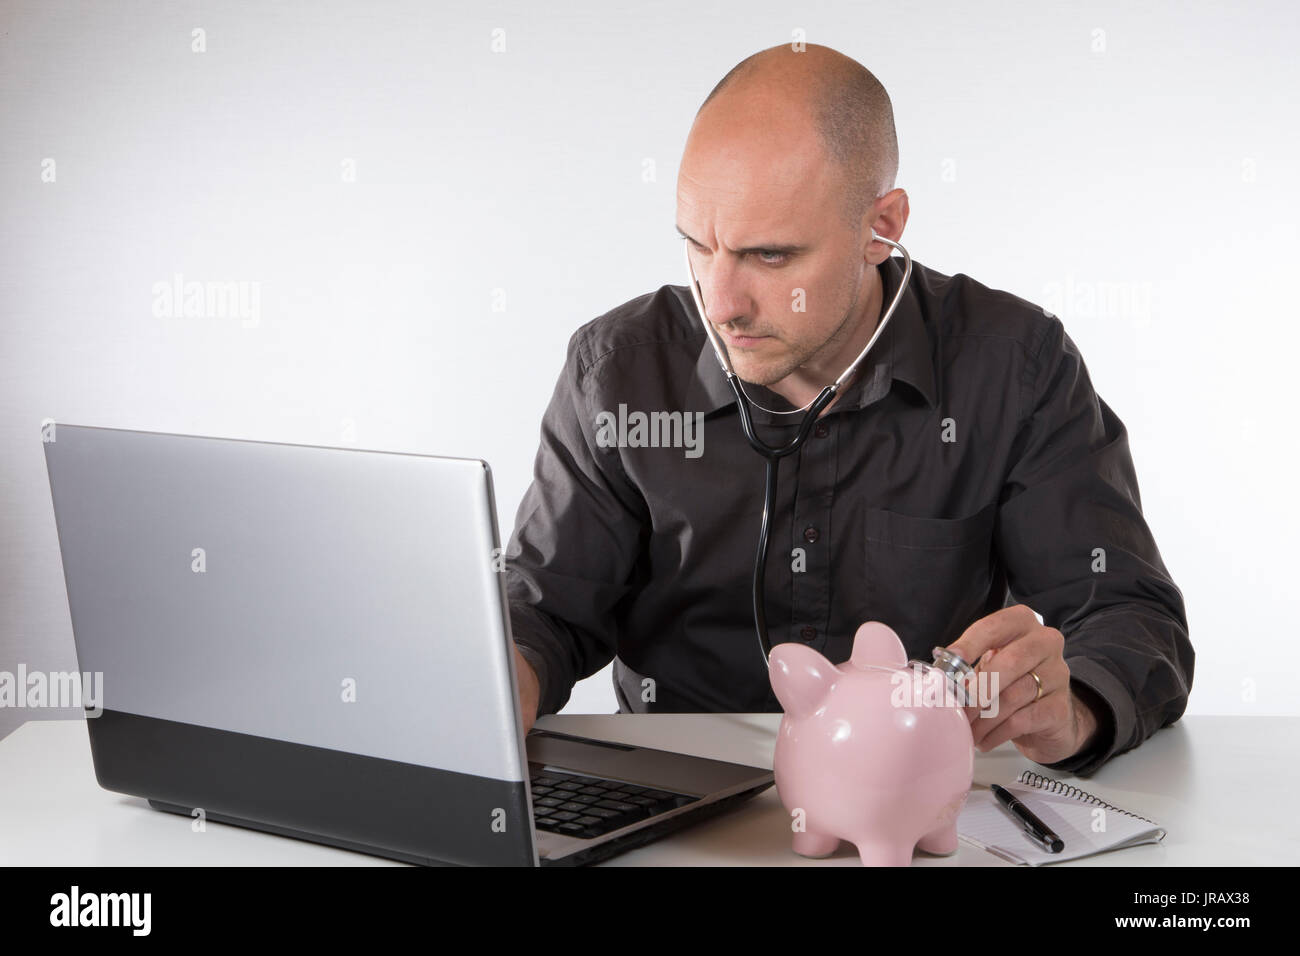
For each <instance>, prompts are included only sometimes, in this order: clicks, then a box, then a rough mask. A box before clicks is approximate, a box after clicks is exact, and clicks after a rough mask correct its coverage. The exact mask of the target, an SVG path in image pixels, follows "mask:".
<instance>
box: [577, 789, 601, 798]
mask: <svg viewBox="0 0 1300 956" xmlns="http://www.w3.org/2000/svg"><path fill="white" fill-rule="evenodd" d="M578 792H579V793H585V794H589V795H594V796H597V797H603V796H604V795H605V788H604V787H583V788H582V789H581V790H579V791H578Z"/></svg>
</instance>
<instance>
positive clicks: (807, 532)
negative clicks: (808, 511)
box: [803, 527, 821, 544]
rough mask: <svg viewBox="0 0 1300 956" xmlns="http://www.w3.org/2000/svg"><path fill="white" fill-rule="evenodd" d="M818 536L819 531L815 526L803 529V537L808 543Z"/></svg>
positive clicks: (819, 535) (814, 540) (811, 542)
mask: <svg viewBox="0 0 1300 956" xmlns="http://www.w3.org/2000/svg"><path fill="white" fill-rule="evenodd" d="M820 537H821V533H820V532H819V531H818V530H817V529H816V528H813V527H808V528H804V529H803V539H804V540H805V541H807V542H808V543H809V544H814V543H816V541H817V539H818V538H820Z"/></svg>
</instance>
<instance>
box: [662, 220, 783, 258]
mask: <svg viewBox="0 0 1300 956" xmlns="http://www.w3.org/2000/svg"><path fill="white" fill-rule="evenodd" d="M674 227H675V228H676V229H677V235H679V236H681V237H682V238H683V239H689V240H690V241H691V242H693V243H695V244H696V245H697V246H703V245H704V243H702V242H700V241H699V240H697V239H692V238H691V237H690V236H688V235H686V233H685V232H683V231H682V227H681V226H678V225H676V223H674ZM807 248H808V247H807V246H801V245H797V244H794V243H779V242H774V243H771V244H769V245H765V246H747V247H746V248H744V249H737V250H736V252H738V253H742V254H743V253H746V252H780V253H784V254H786V255H793V254H794V253H796V252H804V251H805V250H806V249H807Z"/></svg>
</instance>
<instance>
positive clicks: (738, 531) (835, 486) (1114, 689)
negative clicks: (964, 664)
mask: <svg viewBox="0 0 1300 956" xmlns="http://www.w3.org/2000/svg"><path fill="white" fill-rule="evenodd" d="M880 274H881V277H882V280H883V282H884V287H885V288H884V299H883V301H884V302H885V303H888V302H890V301H891V299H892V297H893V294H894V291H895V290H896V289H897V287H898V283H899V281H900V280H901V278H902V261H901V260H900V259H898V258H891V259H889V260H888V261H887V262H886V263H884V264H883V265H881V267H880ZM908 285H909V287H908V289H907V290H906V292H905V293H904V297H903V300H902V302H901V303H900V304H899V307H898V310H897V312H896V313H895V315H894V317H893V318H892V319H891V320H890V323H889V325H888V326H886V328H885V330H884V332H883V333H882V334H881V336H880V338H879V340H878V341H877V342H876V344H875V346H873V348H872V352H871V354H870V355H869V356H868V358H867V360H866V361H865V362H864V364H863V366H862V368H861V369H860V371H859V374H858V376H857V378H856V380H855V381H854V383H853V384H852V385H851V386H850V387H848V388H847V389H846V390H845V391H844V393H842V394H841V396H840V399H839V400H838V401H837V402H836V403H835V405H834V406H833V407H832V408H831V410H830V411H829V412H828V413H827V414H826V415H825V416H824V417H823V418H822V419H821V420H820V422H819V424H818V425H817V427H816V428H815V430H814V432H813V434H812V436H811V437H810V438H809V439H808V441H807V444H806V445H805V446H804V447H803V449H802V450H801V451H800V452H799V453H798V454H797V455H793V456H791V457H789V458H786V459H785V460H783V461H782V463H781V472H780V484H779V489H778V495H777V509H776V513H775V516H774V521H773V525H772V539H771V549H770V556H769V559H768V567H767V577H766V580H767V588H766V596H767V615H768V625H769V628H770V632H771V639H772V643H773V644H774V645H775V644H778V643H781V642H782V641H799V642H802V643H805V644H807V645H809V646H811V647H813V648H815V649H816V650H818V651H820V652H821V653H822V654H824V655H826V657H828V658H829V659H830V660H831V661H832V662H835V663H839V662H842V661H845V660H847V659H848V657H849V653H850V650H851V647H850V643H851V641H852V638H853V634H854V632H855V631H856V629H857V627H858V625H860V624H861V623H863V622H864V621H873V620H875V621H882V622H884V623H885V624H888V625H889V626H890V627H892V628H893V629H894V630H895V631H896V632H897V633H898V635H899V636H900V637H901V638H902V640H903V643H904V645H905V647H906V649H907V652H908V656H909V657H910V658H918V659H921V660H925V661H929V660H930V651H931V649H932V648H933V647H935V646H936V645H946V644H950V643H951V642H953V641H954V640H956V639H957V638H958V637H960V636H961V633H962V631H963V630H964V629H965V628H966V627H967V626H968V625H969V624H971V623H972V622H973V621H975V620H977V619H979V618H981V617H983V616H984V615H986V614H990V613H992V612H994V611H997V610H999V609H1000V608H1002V607H1004V606H1007V605H1010V604H1017V603H1023V604H1027V605H1029V606H1030V607H1031V608H1033V609H1034V610H1035V611H1037V612H1038V613H1039V614H1040V615H1042V618H1043V621H1044V623H1045V624H1047V625H1048V626H1051V627H1055V628H1058V629H1059V630H1060V631H1061V632H1062V634H1064V635H1065V639H1066V640H1065V656H1066V659H1067V661H1068V662H1069V665H1070V672H1071V681H1072V685H1073V686H1074V689H1075V690H1076V692H1078V693H1079V694H1080V695H1081V696H1082V697H1084V699H1086V700H1087V701H1089V702H1090V703H1091V704H1092V705H1093V709H1094V710H1096V711H1098V715H1099V719H1100V721H1101V728H1100V731H1099V734H1098V738H1097V741H1096V743H1095V745H1094V746H1092V747H1090V748H1088V749H1087V751H1085V752H1083V753H1080V754H1078V755H1076V756H1074V757H1071V758H1068V759H1067V760H1063V761H1060V762H1059V763H1056V764H1050V765H1049V766H1050V767H1051V768H1052V769H1056V770H1060V771H1064V772H1074V773H1080V774H1089V773H1092V772H1093V771H1094V770H1096V769H1097V768H1098V767H1100V766H1101V765H1102V764H1103V763H1104V762H1105V761H1106V760H1108V759H1109V758H1110V757H1112V756H1114V755H1115V754H1118V753H1122V752H1123V751H1125V750H1128V749H1130V748H1132V747H1136V746H1137V745H1138V744H1140V743H1141V742H1142V741H1143V740H1145V739H1146V738H1147V737H1149V736H1150V735H1151V734H1152V733H1154V732H1155V731H1156V730H1158V729H1159V728H1160V727H1162V726H1165V725H1167V724H1170V723H1172V722H1174V721H1175V720H1177V719H1178V718H1179V717H1180V716H1181V715H1182V713H1183V711H1184V709H1185V707H1186V704H1187V696H1188V692H1189V690H1190V689H1191V685H1192V667H1193V658H1194V655H1193V651H1192V646H1191V643H1190V641H1189V640H1188V631H1187V619H1186V611H1185V609H1184V605H1183V598H1182V594H1181V593H1180V592H1179V590H1178V588H1177V587H1176V586H1175V584H1174V583H1173V581H1172V580H1171V578H1170V575H1169V572H1168V571H1167V570H1166V569H1165V565H1164V562H1163V561H1162V559H1161V557H1160V553H1159V551H1158V549H1157V548H1156V543H1155V541H1154V540H1153V538H1152V535H1151V531H1150V529H1149V528H1148V527H1147V524H1146V521H1145V520H1144V519H1143V517H1142V509H1141V502H1140V499H1139V496H1138V483H1137V477H1136V475H1135V473H1134V468H1133V460H1132V457H1131V455H1130V453H1129V447H1128V435H1127V432H1126V430H1125V428H1124V425H1123V423H1122V422H1121V421H1120V420H1119V419H1118V418H1117V417H1116V416H1115V413H1114V412H1112V411H1111V409H1110V408H1109V406H1107V405H1106V403H1105V402H1104V401H1102V400H1101V399H1100V398H1099V397H1098V396H1097V394H1096V393H1095V392H1094V391H1093V387H1092V384H1091V382H1090V380H1089V377H1088V372H1087V369H1086V368H1085V366H1084V362H1083V359H1082V357H1081V356H1080V354H1079V351H1078V349H1077V348H1076V347H1075V345H1074V343H1073V342H1072V341H1071V340H1070V338H1069V336H1068V335H1066V334H1065V329H1064V328H1063V326H1062V324H1061V322H1060V320H1059V319H1057V318H1055V317H1054V316H1051V315H1049V314H1045V313H1044V312H1043V310H1041V309H1040V308H1038V307H1036V306H1034V305H1032V304H1031V303H1029V302H1026V301H1025V300H1023V299H1020V298H1018V297H1016V296H1014V295H1011V294H1010V293H1007V292H1001V291H997V290H993V289H989V288H987V287H985V286H983V285H981V284H980V283H978V282H976V281H975V280H974V279H971V278H970V277H969V276H965V275H960V274H958V275H955V276H946V275H943V274H941V273H939V272H936V271H934V270H932V269H928V268H926V267H925V266H923V265H921V264H920V263H917V262H914V263H913V272H912V277H911V279H910V281H909V284H908ZM747 391H748V393H749V395H750V396H751V397H752V398H753V399H754V400H755V401H757V402H758V403H759V404H762V405H766V406H767V407H769V408H773V409H789V408H791V407H792V406H791V405H790V403H788V402H786V401H785V400H784V399H782V398H781V397H780V396H778V395H776V394H775V393H773V392H771V391H769V390H767V389H765V388H762V387H759V386H754V385H749V386H747ZM638 412H640V413H643V415H644V416H645V421H641V418H640V416H638V415H636V414H635V413H638ZM606 413H607V414H606ZM653 413H659V415H658V416H657V417H656V416H654V414H653ZM672 413H676V415H675V416H674V415H673V414H672ZM801 418H802V413H801V414H799V415H786V416H774V415H768V414H766V413H764V412H762V411H758V410H756V411H755V412H754V420H755V424H756V427H757V428H758V429H759V433H760V435H762V436H763V437H764V438H766V439H767V440H768V441H769V443H773V444H774V443H777V442H783V441H785V440H786V439H787V438H788V437H789V436H791V435H793V433H794V431H795V429H796V427H797V423H798V422H799V421H800V419H801ZM674 426H675V427H674ZM696 426H698V430H697V428H696ZM674 442H675V447H674ZM665 446H667V447H665ZM763 475H764V462H763V459H762V458H760V457H759V456H758V455H757V454H756V453H755V452H754V451H753V450H752V449H751V448H750V446H749V445H748V443H747V442H746V440H745V438H744V435H743V434H742V432H741V427H740V420H739V415H738V413H737V410H736V403H735V397H734V396H733V394H732V392H731V390H730V388H729V387H728V386H727V384H726V380H725V378H724V377H723V374H722V372H721V370H720V369H719V367H718V362H717V359H716V357H715V355H714V353H713V350H712V348H711V347H710V346H709V344H708V342H707V340H706V338H705V335H704V330H703V329H702V328H701V327H700V324H699V321H698V319H697V318H696V314H695V309H694V304H693V303H692V302H691V299H690V294H689V292H688V290H687V288H686V287H685V286H664V287H662V288H660V289H659V290H658V291H657V292H653V293H649V294H647V295H643V296H641V297H639V298H636V299H633V300H632V301H630V302H627V303H625V304H624V305H621V306H619V307H618V308H616V309H614V310H613V311H611V312H609V313H608V314H606V315H604V316H601V317H600V318H598V319H595V320H593V321H591V322H588V323H587V324H586V325H584V326H582V327H581V328H580V329H578V330H577V332H575V333H574V335H573V336H572V338H571V339H570V341H569V346H568V357H567V360H566V362H565V366H564V369H563V372H562V373H561V375H560V379H559V382H558V384H557V385H556V388H555V393H554V396H553V397H552V399H551V402H550V405H549V407H548V408H547V410H546V413H545V415H544V417H543V419H542V428H541V447H540V449H539V451H538V454H537V460H536V466H535V471H534V481H533V484H532V486H531V487H530V488H529V490H528V492H527V493H526V494H525V496H524V499H523V502H522V503H521V505H520V507H519V512H518V517H517V520H516V526H515V530H514V534H513V535H512V537H511V540H510V542H509V546H508V548H507V551H506V569H507V589H508V593H509V597H510V619H511V626H512V630H513V634H514V639H515V642H516V644H517V645H518V646H519V649H520V653H521V654H523V656H524V658H525V659H526V660H527V661H528V662H529V663H530V664H531V665H532V666H533V667H534V669H535V670H536V671H537V673H538V677H539V679H540V681H541V689H542V696H541V706H540V713H544V714H545V713H554V712H555V711H557V710H559V709H560V708H561V707H562V706H563V705H564V704H565V702H566V701H567V700H568V698H569V693H570V689H571V688H572V685H573V684H574V682H575V681H577V680H579V679H582V678H584V677H589V676H590V675H592V674H594V673H595V672H597V671H598V670H600V669H601V668H602V667H604V666H605V665H606V664H608V663H609V662H610V661H611V660H614V683H615V690H616V693H617V696H618V700H619V707H620V710H621V711H623V712H641V713H644V712H681V711H709V712H771V711H779V710H780V706H779V704H778V703H777V700H776V697H775V696H774V695H773V693H772V689H771V685H770V684H769V682H768V677H767V673H766V669H765V666H764V663H763V660H762V657H761V654H760V652H759V649H758V641H757V638H756V637H755V634H754V623H753V616H752V613H751V603H750V579H751V575H752V570H753V559H754V550H755V546H756V543H757V538H758V528H759V518H760V515H761V512H762V504H763Z"/></svg>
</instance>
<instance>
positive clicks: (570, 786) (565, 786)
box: [555, 780, 582, 790]
mask: <svg viewBox="0 0 1300 956" xmlns="http://www.w3.org/2000/svg"><path fill="white" fill-rule="evenodd" d="M555 789H556V790H581V789H582V784H580V783H575V782H574V781H572V780H565V781H563V782H562V783H558V784H556V785H555Z"/></svg>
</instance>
